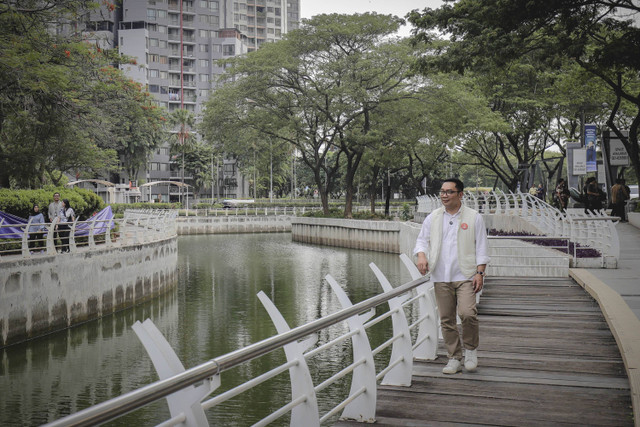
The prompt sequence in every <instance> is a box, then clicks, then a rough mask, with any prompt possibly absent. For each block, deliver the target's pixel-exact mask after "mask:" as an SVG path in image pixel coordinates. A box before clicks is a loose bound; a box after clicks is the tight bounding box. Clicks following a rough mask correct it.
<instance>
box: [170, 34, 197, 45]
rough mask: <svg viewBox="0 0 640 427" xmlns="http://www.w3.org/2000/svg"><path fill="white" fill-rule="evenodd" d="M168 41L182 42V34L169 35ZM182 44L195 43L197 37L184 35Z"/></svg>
mask: <svg viewBox="0 0 640 427" xmlns="http://www.w3.org/2000/svg"><path fill="white" fill-rule="evenodd" d="M168 39H169V40H170V41H177V42H179V41H180V34H169V37H168ZM182 42H183V43H195V42H196V36H195V35H187V34H183V35H182Z"/></svg>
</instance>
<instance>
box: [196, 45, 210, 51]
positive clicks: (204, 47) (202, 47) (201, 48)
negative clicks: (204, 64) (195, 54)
mask: <svg viewBox="0 0 640 427" xmlns="http://www.w3.org/2000/svg"><path fill="white" fill-rule="evenodd" d="M198 50H199V51H200V52H209V45H208V44H201V45H198Z"/></svg>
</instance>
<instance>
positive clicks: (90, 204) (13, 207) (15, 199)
mask: <svg viewBox="0 0 640 427" xmlns="http://www.w3.org/2000/svg"><path fill="white" fill-rule="evenodd" d="M56 192H58V193H60V200H62V199H68V200H69V204H70V205H71V207H72V208H73V210H74V211H75V213H76V217H78V216H79V218H80V220H85V219H87V218H90V217H91V216H92V215H93V213H94V212H98V211H99V210H101V209H103V208H104V207H105V204H104V202H103V201H102V199H101V198H100V197H99V196H98V195H97V194H95V193H94V192H93V191H90V190H86V189H83V188H55V187H45V188H43V189H39V190H10V189H7V188H3V189H0V211H3V212H7V213H10V214H13V215H16V216H19V217H21V218H25V219H26V218H28V217H29V214H30V213H31V209H32V208H33V205H34V204H37V205H38V206H39V207H40V212H42V214H43V215H44V216H45V219H46V220H47V221H48V220H49V218H47V213H48V210H49V204H50V203H51V202H53V193H56Z"/></svg>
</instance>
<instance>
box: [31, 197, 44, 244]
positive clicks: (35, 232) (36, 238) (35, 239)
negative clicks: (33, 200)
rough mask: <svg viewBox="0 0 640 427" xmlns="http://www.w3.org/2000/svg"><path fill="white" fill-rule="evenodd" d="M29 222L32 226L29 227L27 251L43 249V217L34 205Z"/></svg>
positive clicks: (38, 208)
mask: <svg viewBox="0 0 640 427" xmlns="http://www.w3.org/2000/svg"><path fill="white" fill-rule="evenodd" d="M29 221H30V222H31V224H32V225H30V226H29V249H31V250H33V249H37V248H40V247H43V246H44V245H43V244H42V242H43V240H42V238H43V236H44V231H45V230H46V229H47V228H46V227H45V225H44V223H45V220H44V215H42V212H40V207H39V206H38V205H37V204H35V205H33V209H32V210H31V214H30V215H29Z"/></svg>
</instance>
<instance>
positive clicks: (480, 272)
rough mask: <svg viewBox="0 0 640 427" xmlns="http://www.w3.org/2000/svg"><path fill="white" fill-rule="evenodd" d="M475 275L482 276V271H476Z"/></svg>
mask: <svg viewBox="0 0 640 427" xmlns="http://www.w3.org/2000/svg"><path fill="white" fill-rule="evenodd" d="M476 274H479V275H481V276H484V271H476Z"/></svg>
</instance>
